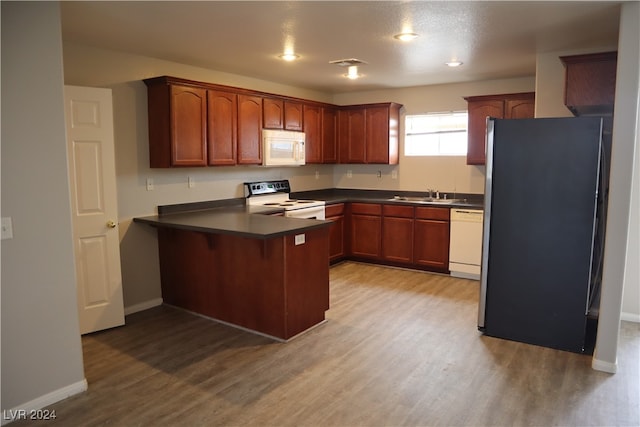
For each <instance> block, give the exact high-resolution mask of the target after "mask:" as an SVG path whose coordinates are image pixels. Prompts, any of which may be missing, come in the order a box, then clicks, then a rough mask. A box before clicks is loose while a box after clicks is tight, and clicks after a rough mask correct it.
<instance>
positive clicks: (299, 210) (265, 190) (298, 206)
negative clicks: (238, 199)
mask: <svg viewBox="0 0 640 427" xmlns="http://www.w3.org/2000/svg"><path fill="white" fill-rule="evenodd" d="M244 193H245V197H246V198H247V205H249V206H272V207H278V208H283V209H284V216H286V217H291V218H309V219H325V215H324V205H325V202H324V201H322V200H297V199H291V198H290V197H289V193H291V186H290V185H289V180H287V179H283V180H278V181H260V182H245V183H244Z"/></svg>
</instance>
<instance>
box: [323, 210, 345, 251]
mask: <svg viewBox="0 0 640 427" xmlns="http://www.w3.org/2000/svg"><path fill="white" fill-rule="evenodd" d="M325 216H326V219H327V220H328V221H333V224H331V226H330V227H329V262H330V263H334V262H337V261H340V260H341V259H342V258H344V256H345V255H346V253H345V250H344V248H345V244H344V242H345V234H344V233H345V221H344V203H337V204H334V205H328V206H327V207H326V208H325Z"/></svg>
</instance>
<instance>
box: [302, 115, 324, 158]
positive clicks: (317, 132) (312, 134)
mask: <svg viewBox="0 0 640 427" xmlns="http://www.w3.org/2000/svg"><path fill="white" fill-rule="evenodd" d="M303 111H304V113H303V114H304V134H305V144H304V145H305V162H306V163H322V108H321V107H319V106H317V105H305V106H304V109H303Z"/></svg>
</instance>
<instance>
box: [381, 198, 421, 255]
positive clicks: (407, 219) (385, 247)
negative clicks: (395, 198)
mask: <svg viewBox="0 0 640 427" xmlns="http://www.w3.org/2000/svg"><path fill="white" fill-rule="evenodd" d="M382 212H383V215H384V216H383V218H382V258H383V259H384V260H386V261H390V262H398V263H402V264H411V263H413V244H412V242H413V222H414V220H413V215H414V214H413V206H397V205H383V206H382Z"/></svg>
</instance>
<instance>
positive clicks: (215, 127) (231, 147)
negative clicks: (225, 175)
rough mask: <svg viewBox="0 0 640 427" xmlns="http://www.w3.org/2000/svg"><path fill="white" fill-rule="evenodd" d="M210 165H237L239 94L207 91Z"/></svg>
mask: <svg viewBox="0 0 640 427" xmlns="http://www.w3.org/2000/svg"><path fill="white" fill-rule="evenodd" d="M207 102H208V115H207V125H208V126H207V129H208V153H209V165H212V166H216V165H235V164H236V161H237V159H236V157H237V156H236V153H237V143H238V139H237V128H238V120H237V119H238V95H236V94H235V93H231V92H223V91H214V90H209V91H207Z"/></svg>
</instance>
